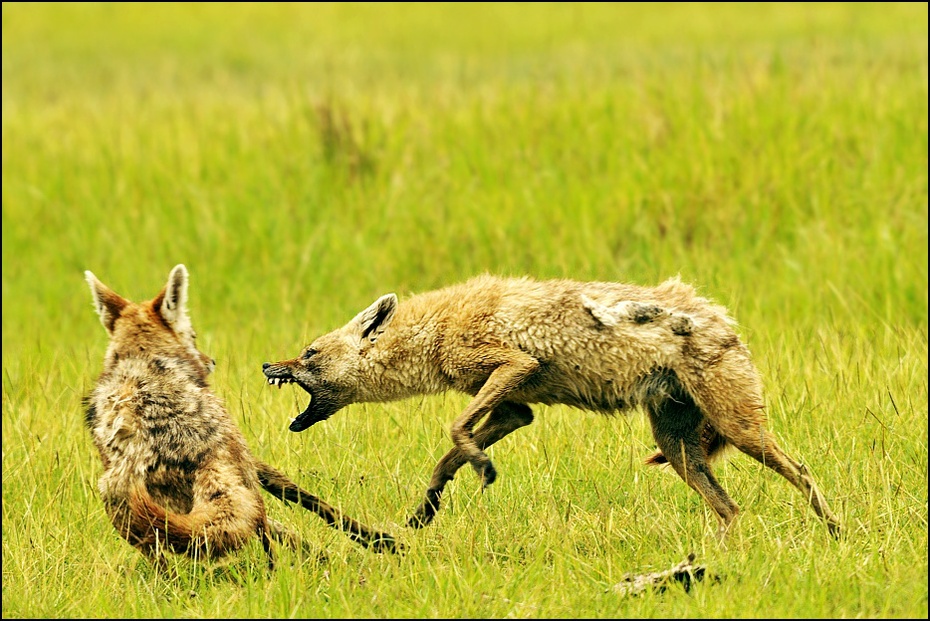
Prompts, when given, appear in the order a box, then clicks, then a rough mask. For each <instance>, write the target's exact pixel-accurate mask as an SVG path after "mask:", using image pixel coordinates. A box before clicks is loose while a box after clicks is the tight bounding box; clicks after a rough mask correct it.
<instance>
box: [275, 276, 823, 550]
mask: <svg viewBox="0 0 930 621" xmlns="http://www.w3.org/2000/svg"><path fill="white" fill-rule="evenodd" d="M263 368H264V373H265V375H266V376H267V378H268V382H269V383H270V384H277V385H279V386H280V385H281V384H283V383H291V382H293V383H296V384H297V385H298V386H300V387H301V388H303V389H304V390H305V391H307V392H308V393H310V395H311V401H310V405H309V406H308V407H307V409H306V410H304V411H303V412H302V413H301V414H300V415H298V416H297V418H295V419H294V420H293V422H292V423H291V425H290V429H291V431H303V430H304V429H306V428H307V427H309V426H310V425H313V424H314V423H317V422H319V421H322V420H326V419H327V418H329V417H330V416H332V415H333V414H334V413H335V412H336V411H338V410H339V409H341V408H343V407H345V406H347V405H349V404H350V403H357V402H382V401H389V400H393V399H401V398H404V397H409V396H413V395H418V394H430V393H438V392H441V391H445V390H449V389H454V390H458V391H461V392H464V393H467V394H470V395H473V396H474V399H472V401H471V402H470V403H469V405H468V407H466V408H465V411H464V412H462V413H461V414H460V415H459V417H458V418H456V419H455V422H454V423H453V424H452V430H451V435H452V441H453V442H454V443H455V447H454V448H452V450H450V451H449V452H448V453H446V455H445V456H444V457H443V458H442V459H440V460H439V463H438V464H437V465H436V468H435V470H434V471H433V476H432V479H431V480H430V484H429V488H428V489H427V490H426V497H425V498H424V500H423V502H422V503H421V504H420V505H419V507H418V508H417V509H416V512H415V513H414V514H413V516H412V517H411V518H410V520H409V522H408V525H409V526H412V527H419V526H423V525H426V524H428V523H429V522H430V521H432V519H433V516H434V515H435V513H436V511H437V510H438V508H439V499H440V496H441V494H442V491H443V489H444V488H445V485H446V483H448V482H449V481H450V480H452V478H453V476H454V475H455V473H456V471H457V470H458V469H459V468H460V467H462V466H463V465H464V464H465V463H466V462H468V463H470V464H471V465H472V467H473V468H474V469H475V470H476V471H477V472H478V474H479V476H480V477H481V479H482V482H483V485H484V486H487V485H490V484H491V483H493V482H494V479H495V477H496V476H497V474H496V471H495V469H494V466H493V465H492V463H491V460H490V459H489V458H488V456H487V455H486V454H485V452H484V449H486V448H487V447H489V446H491V445H492V444H494V443H495V442H497V441H498V440H500V439H501V438H503V437H504V436H506V435H507V434H509V433H510V432H512V431H514V430H516V429H518V428H520V427H523V426H525V425H528V424H530V423H531V422H532V420H533V413H532V411H531V410H530V407H529V405H527V404H530V403H544V404H554V403H563V404H567V405H570V406H574V407H578V408H582V409H586V410H594V411H597V412H604V413H609V412H616V411H622V410H627V409H630V408H633V407H636V406H641V407H642V408H643V409H645V411H646V412H647V413H648V415H649V420H650V421H651V423H652V432H653V435H654V437H655V441H656V444H657V445H658V447H659V449H660V452H658V453H656V454H655V455H653V456H652V457H650V458H649V459H648V460H647V462H648V463H652V464H659V463H665V462H668V463H670V464H671V465H672V467H673V468H674V469H675V471H676V472H677V473H678V474H679V475H680V476H681V477H682V478H683V479H684V480H685V481H686V482H687V483H688V485H690V486H691V487H692V488H694V489H695V490H696V491H697V492H698V493H699V494H700V495H701V496H702V497H703V498H704V500H705V501H707V503H708V504H709V505H710V506H711V507H712V508H713V510H714V511H715V512H716V513H717V515H718V516H719V521H720V528H719V531H718V533H719V536H720V538H721V539H722V538H723V536H724V535H725V534H726V531H727V528H728V527H729V526H730V523H731V522H732V521H733V519H734V518H735V517H736V514H737V512H738V508H737V506H736V504H735V503H734V502H733V501H732V500H731V499H730V497H729V496H728V495H727V493H726V492H725V491H724V490H723V488H722V487H721V486H720V484H719V483H718V482H717V480H716V479H715V478H714V475H713V473H712V472H711V469H710V465H709V462H710V460H711V459H712V458H713V457H716V456H719V455H720V454H721V452H722V450H723V449H724V448H725V447H726V446H728V445H733V446H735V447H737V448H738V449H740V450H741V451H742V452H744V453H746V454H747V455H750V456H751V457H753V458H755V459H757V460H758V461H760V462H762V463H763V464H765V465H766V466H768V467H769V468H772V469H773V470H775V471H776V472H777V473H778V474H780V475H782V476H783V477H785V478H786V479H787V480H788V481H789V482H790V483H791V484H792V485H794V486H795V487H797V488H798V489H799V490H801V492H802V493H803V494H804V496H805V497H806V498H807V499H808V501H809V502H810V504H811V506H812V507H813V509H814V511H816V512H817V514H818V515H819V516H820V517H821V518H823V519H824V520H825V521H826V523H827V525H828V527H829V529H830V531H831V532H832V533H834V534H837V533H838V532H839V529H840V523H839V520H838V519H837V518H836V516H834V515H833V513H832V512H831V511H830V508H829V507H828V506H827V502H826V500H825V499H824V497H823V495H822V494H821V493H820V491H819V490H818V489H817V486H816V484H815V483H814V480H813V479H812V478H811V476H810V474H809V473H808V471H807V469H806V468H805V467H804V466H803V465H801V464H800V463H798V462H796V461H794V460H793V459H791V458H790V457H788V456H787V455H786V454H785V453H784V452H783V451H782V450H781V449H780V448H779V447H778V445H777V444H776V442H775V438H774V437H773V435H772V434H771V432H770V431H769V430H768V429H767V428H766V427H765V415H764V414H763V411H762V408H763V398H762V383H761V381H760V378H759V375H758V373H757V371H756V369H755V367H754V366H753V364H752V362H751V361H750V355H749V351H748V349H747V348H746V346H745V345H744V344H743V343H742V342H740V339H739V337H738V336H737V334H736V332H735V331H734V329H733V322H732V320H731V319H730V318H729V317H727V314H726V309H724V308H723V307H721V306H717V305H715V304H712V303H711V302H709V301H708V300H706V299H704V298H702V297H698V296H697V295H696V294H695V292H694V289H693V288H692V287H690V286H688V285H686V284H683V283H681V282H680V281H679V280H678V279H677V278H676V279H671V280H667V281H665V282H664V283H662V284H660V285H659V286H657V287H651V288H650V287H640V286H635V285H628V284H620V283H612V282H576V281H571V280H547V281H535V280H531V279H529V278H498V277H493V276H481V277H477V278H473V279H471V280H469V281H467V282H465V283H463V284H459V285H454V286H451V287H447V288H445V289H440V290H437V291H431V292H427V293H422V294H420V295H416V296H413V297H411V298H410V299H408V300H406V301H404V302H401V303H398V301H397V296H395V295H394V294H388V295H384V296H382V297H381V298H379V299H378V300H377V301H376V302H374V303H373V304H372V305H371V306H369V307H368V308H366V309H365V310H363V311H362V312H361V313H359V314H358V315H357V316H356V317H355V318H354V319H352V321H350V322H349V323H348V324H346V325H345V326H343V327H342V328H340V329H338V330H335V331H333V332H330V333H328V334H325V335H323V336H320V337H319V338H317V339H316V340H315V341H313V342H312V343H311V344H310V345H308V346H307V347H305V348H304V350H303V351H302V352H301V354H300V355H299V356H298V357H297V358H294V359H292V360H285V361H282V362H276V363H273V364H272V363H267V362H266V363H265V364H264V366H263ZM485 418H486V420H485V422H484V424H482V425H481V426H480V427H478V428H477V429H476V428H475V426H476V425H477V424H478V423H479V422H480V421H481V420H482V419H485Z"/></svg>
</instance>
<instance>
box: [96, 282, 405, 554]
mask: <svg viewBox="0 0 930 621" xmlns="http://www.w3.org/2000/svg"><path fill="white" fill-rule="evenodd" d="M85 276H86V278H87V282H88V284H89V285H90V289H91V294H92V296H93V300H94V306H95V308H96V310H97V313H98V314H99V316H100V321H101V323H103V326H104V327H105V328H106V330H107V333H108V334H109V336H110V342H109V346H108V348H107V352H106V355H105V358H104V367H103V372H102V373H101V375H100V377H99V379H98V380H97V383H96V386H95V387H94V389H93V390H92V392H91V393H90V394H89V395H88V396H87V398H86V406H87V410H86V423H87V427H88V429H89V430H90V433H91V436H92V438H93V442H94V445H95V446H96V447H97V450H98V452H99V454H100V459H101V461H102V463H103V474H102V476H101V477H100V481H99V489H100V495H101V498H102V499H103V504H104V507H105V508H106V512H107V515H108V516H109V518H110V520H111V521H112V523H113V526H114V527H115V528H116V530H117V532H119V534H120V535H122V536H123V537H124V538H126V540H127V541H129V543H131V544H132V545H133V546H135V547H136V548H138V549H139V550H140V551H141V552H142V553H143V554H145V555H146V556H147V557H149V558H150V559H152V560H153V561H154V562H155V563H156V564H157V565H158V566H159V567H162V568H163V567H164V566H165V565H164V557H163V556H162V554H161V551H162V550H163V549H170V550H172V551H174V552H177V553H182V554H187V555H189V556H192V557H201V558H219V557H222V556H224V555H226V554H228V553H230V552H233V551H235V550H237V549H239V548H240V547H241V546H242V545H243V544H244V543H245V542H246V541H247V540H248V539H249V538H250V537H252V536H257V537H259V539H260V540H261V542H262V545H263V546H264V549H265V551H266V553H267V555H268V559H269V565H270V566H273V561H274V558H273V553H272V549H271V543H270V541H269V535H272V536H275V537H276V538H278V539H279V540H283V541H285V542H287V543H289V544H291V545H299V543H298V539H297V537H296V536H294V535H293V534H291V533H289V532H287V531H286V530H284V528H283V527H281V526H280V525H278V524H276V523H274V522H272V521H271V520H269V519H268V518H267V516H266V514H265V505H264V503H263V500H262V497H261V495H260V493H259V490H260V489H261V488H265V489H266V490H267V491H269V492H270V493H272V494H273V495H275V496H276V497H278V498H281V499H282V500H287V501H290V502H298V503H301V504H302V505H303V506H305V507H307V508H308V509H310V510H313V511H315V512H316V513H318V514H319V515H321V516H322V517H323V518H324V519H326V520H327V522H328V523H330V524H332V525H335V526H337V527H340V528H344V529H345V530H347V531H348V532H349V533H350V536H352V537H353V538H354V539H356V540H357V541H359V542H361V543H362V544H364V545H366V546H367V545H369V544H373V545H374V546H375V547H376V549H393V539H392V538H391V537H390V536H387V535H383V534H381V533H375V532H370V531H369V530H368V529H367V528H366V527H364V526H362V525H360V524H358V523H357V522H355V521H354V520H352V519H351V518H348V517H346V516H343V515H341V514H340V513H339V512H338V511H337V510H336V509H334V508H333V507H330V506H329V505H327V504H326V503H324V502H322V501H321V500H320V499H318V498H316V497H315V496H313V495H312V494H308V493H307V492H305V491H304V490H302V489H300V488H299V487H298V486H297V485H296V484H294V483H293V482H292V481H290V480H289V479H288V478H287V477H286V476H285V475H284V474H282V473H281V472H279V471H277V470H276V469H274V468H272V467H271V466H269V465H267V464H264V463H262V462H260V461H258V460H257V459H256V458H255V457H254V456H253V455H252V453H251V452H250V451H249V449H248V447H247V446H246V442H245V439H244V438H243V436H242V433H241V432H240V431H239V429H238V428H237V427H236V425H235V424H234V423H233V421H232V419H231V417H230V416H229V415H228V413H227V412H226V409H225V408H224V406H223V404H222V402H221V401H220V399H219V398H218V397H217V396H216V395H215V394H214V393H213V392H212V391H211V390H210V388H209V386H208V385H207V376H208V375H209V373H210V372H211V371H212V369H213V366H214V362H213V360H212V359H211V358H210V357H208V356H207V355H205V354H203V353H202V352H200V351H199V350H198V349H197V347H196V345H195V335H194V330H193V328H192V327H191V323H190V319H189V317H188V313H187V308H186V299H187V283H188V275H187V270H186V268H185V267H184V266H183V265H178V266H176V267H175V268H174V269H173V270H172V271H171V274H170V276H169V279H168V283H167V285H166V286H165V288H164V289H163V290H162V291H161V293H159V294H158V295H157V296H156V297H155V298H154V299H153V300H151V301H148V302H143V303H139V304H137V303H133V302H130V301H129V300H126V299H124V298H123V297H121V296H120V295H118V294H116V293H115V292H113V291H112V290H110V289H109V288H107V287H106V286H105V285H103V284H102V283H101V282H100V281H99V280H97V278H96V277H95V276H94V275H93V274H92V273H91V272H85Z"/></svg>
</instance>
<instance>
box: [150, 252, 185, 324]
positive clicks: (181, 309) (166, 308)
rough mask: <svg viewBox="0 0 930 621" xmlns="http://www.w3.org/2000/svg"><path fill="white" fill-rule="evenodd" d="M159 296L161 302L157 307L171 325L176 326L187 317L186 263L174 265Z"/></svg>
mask: <svg viewBox="0 0 930 621" xmlns="http://www.w3.org/2000/svg"><path fill="white" fill-rule="evenodd" d="M158 297H159V298H161V303H160V304H156V307H157V308H158V312H159V313H161V316H162V317H163V318H164V319H165V322H167V324H168V325H169V326H176V325H177V324H178V322H179V321H180V320H181V319H182V318H183V317H187V268H186V267H184V264H178V265H175V266H174V269H173V270H171V274H169V275H168V283H167V284H166V285H165V288H164V289H163V290H162V292H161V293H160V294H158ZM156 299H157V298H156Z"/></svg>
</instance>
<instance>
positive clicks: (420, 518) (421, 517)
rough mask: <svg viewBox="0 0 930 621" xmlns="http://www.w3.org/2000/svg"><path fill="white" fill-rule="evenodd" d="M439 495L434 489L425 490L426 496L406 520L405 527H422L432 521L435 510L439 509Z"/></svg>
mask: <svg viewBox="0 0 930 621" xmlns="http://www.w3.org/2000/svg"><path fill="white" fill-rule="evenodd" d="M439 496H440V494H439V492H437V491H435V490H431V489H430V490H426V498H425V499H424V500H423V502H422V503H420V506H419V507H417V508H416V511H414V512H413V515H411V516H410V519H409V520H407V527H408V528H423V527H424V526H427V525H428V524H429V523H430V522H432V521H433V518H434V517H436V512H437V511H439Z"/></svg>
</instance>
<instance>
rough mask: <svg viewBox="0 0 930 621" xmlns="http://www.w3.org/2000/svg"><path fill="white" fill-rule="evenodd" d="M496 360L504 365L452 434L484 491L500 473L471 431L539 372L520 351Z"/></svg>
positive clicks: (493, 374) (508, 351) (530, 360)
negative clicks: (525, 381) (508, 396)
mask: <svg viewBox="0 0 930 621" xmlns="http://www.w3.org/2000/svg"><path fill="white" fill-rule="evenodd" d="M482 353H484V352H482ZM497 357H499V358H500V359H501V363H500V364H499V365H497V367H496V368H495V369H494V370H493V371H492V372H491V374H490V375H489V376H488V379H487V381H485V383H484V386H482V387H481V390H479V391H478V394H477V395H475V398H474V399H472V401H471V403H469V404H468V407H467V408H465V411H464V412H462V413H461V414H460V415H459V417H458V418H457V419H455V422H454V423H452V430H451V435H452V441H453V442H454V443H455V446H456V448H457V449H458V450H459V451H460V452H461V453H462V454H463V455H464V456H465V459H467V460H468V463H470V464H471V466H472V468H474V469H475V472H477V473H478V476H480V477H481V482H482V489H483V488H485V487H487V486H488V485H490V484H491V483H493V482H494V479H496V478H497V471H496V470H495V469H494V464H492V463H491V459H490V458H489V457H488V456H487V454H485V452H484V451H483V450H481V447H480V446H478V444H477V442H475V438H474V434H473V433H472V429H474V427H475V425H476V424H477V423H478V421H480V420H481V419H482V418H484V417H485V416H486V415H487V414H488V413H489V412H491V411H492V410H493V409H494V408H496V407H497V406H498V405H500V404H501V403H502V402H503V401H504V400H506V398H507V395H508V394H509V393H510V392H512V391H513V390H514V389H516V388H517V387H518V386H520V384H522V383H523V381H524V380H526V378H527V377H529V376H530V375H532V374H533V373H534V372H535V371H536V369H538V368H539V361H538V360H536V359H535V358H533V357H532V356H530V355H529V354H525V353H523V352H521V351H513V350H504V351H502V352H501V353H500V354H499V355H498V356H497ZM485 359H487V357H486V356H485Z"/></svg>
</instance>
